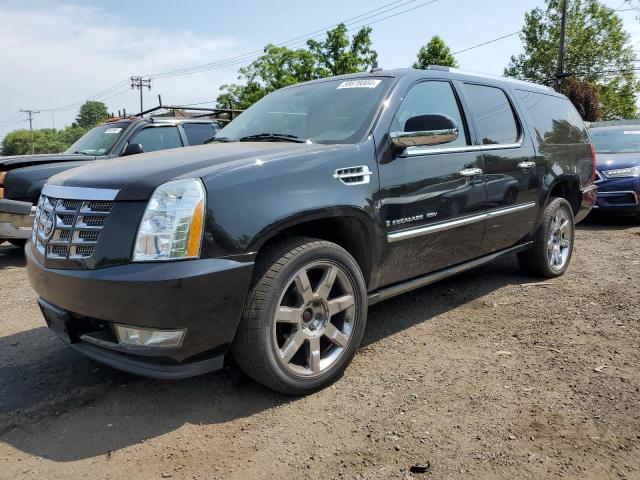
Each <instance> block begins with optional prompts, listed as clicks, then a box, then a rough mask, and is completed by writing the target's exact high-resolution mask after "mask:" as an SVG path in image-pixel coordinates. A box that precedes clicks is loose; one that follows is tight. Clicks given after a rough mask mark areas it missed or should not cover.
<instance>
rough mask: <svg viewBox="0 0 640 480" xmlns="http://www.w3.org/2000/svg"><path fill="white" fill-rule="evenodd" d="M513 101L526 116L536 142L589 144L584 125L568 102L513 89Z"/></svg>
mask: <svg viewBox="0 0 640 480" xmlns="http://www.w3.org/2000/svg"><path fill="white" fill-rule="evenodd" d="M516 98H517V99H518V101H519V102H520V105H522V107H523V108H524V109H525V110H526V111H527V113H528V114H529V118H530V119H531V121H532V122H533V125H531V126H532V128H533V130H534V136H535V137H537V139H538V141H539V142H541V143H547V144H552V145H554V144H555V145H566V144H571V143H588V142H589V134H588V133H587V129H586V127H585V125H584V122H583V121H582V118H581V117H580V114H579V113H578V111H577V110H576V109H575V107H574V106H573V104H572V103H571V102H570V101H569V99H567V98H565V97H556V96H554V95H546V94H544V93H539V92H532V91H529V90H516Z"/></svg>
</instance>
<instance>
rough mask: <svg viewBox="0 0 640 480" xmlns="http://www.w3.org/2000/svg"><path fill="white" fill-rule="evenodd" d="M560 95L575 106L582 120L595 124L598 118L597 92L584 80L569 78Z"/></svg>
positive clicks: (598, 102)
mask: <svg viewBox="0 0 640 480" xmlns="http://www.w3.org/2000/svg"><path fill="white" fill-rule="evenodd" d="M562 93H564V94H565V95H566V96H567V97H568V98H569V100H571V102H572V103H573V104H574V105H575V107H576V109H577V110H578V113H580V116H581V117H582V119H583V120H586V121H587V122H595V121H596V120H598V118H600V100H599V96H598V91H597V90H596V89H595V88H594V87H593V86H591V84H590V83H589V82H587V81H586V80H577V79H575V78H570V79H569V80H568V81H566V82H565V83H564V85H563V88H562Z"/></svg>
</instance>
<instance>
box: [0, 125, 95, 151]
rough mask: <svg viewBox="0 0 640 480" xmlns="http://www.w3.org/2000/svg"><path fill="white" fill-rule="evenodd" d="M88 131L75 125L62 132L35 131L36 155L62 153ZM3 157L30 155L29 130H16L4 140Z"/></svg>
mask: <svg viewBox="0 0 640 480" xmlns="http://www.w3.org/2000/svg"><path fill="white" fill-rule="evenodd" d="M86 131H87V129H86V128H82V127H79V126H77V125H73V126H70V127H66V128H64V129H62V130H55V129H53V128H43V129H40V130H34V131H33V148H34V151H35V153H61V152H64V151H65V150H66V149H67V148H69V147H70V146H71V144H73V142H75V141H76V140H77V139H78V138H80V137H81V136H82V135H84V134H85V133H86ZM1 154H2V155H30V154H31V133H30V132H29V130H14V131H13V132H9V133H8V134H7V135H6V136H5V137H4V139H3V140H2V152H1Z"/></svg>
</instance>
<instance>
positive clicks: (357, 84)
mask: <svg viewBox="0 0 640 480" xmlns="http://www.w3.org/2000/svg"><path fill="white" fill-rule="evenodd" d="M381 81H382V80H347V81H345V82H342V83H341V84H340V85H338V88H337V89H338V90H340V89H341V88H376V87H377V86H378V85H380V82H381Z"/></svg>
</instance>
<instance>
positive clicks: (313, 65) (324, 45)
mask: <svg viewBox="0 0 640 480" xmlns="http://www.w3.org/2000/svg"><path fill="white" fill-rule="evenodd" d="M307 47H308V48H306V49H305V48H299V49H296V50H292V49H290V48H287V47H279V46H276V45H267V46H266V47H265V49H264V55H262V56H260V57H259V58H258V59H256V60H254V61H253V62H252V63H251V64H249V65H248V66H246V67H243V68H241V69H240V70H239V74H240V75H239V77H238V79H239V80H242V81H243V83H241V84H225V85H222V86H221V87H220V90H221V92H222V93H220V95H219V96H218V98H217V105H218V108H240V109H245V108H248V107H250V106H251V105H252V104H253V103H255V102H256V101H258V100H260V99H261V98H262V97H263V96H265V95H266V94H268V93H271V92H273V91H274V90H277V89H279V88H282V87H286V86H288V85H293V84H294V83H298V82H306V81H308V80H314V79H317V78H323V77H327V76H330V75H341V74H345V73H355V72H359V71H363V70H367V69H368V68H369V67H370V66H372V65H373V64H374V62H375V61H376V59H377V57H378V54H377V53H376V52H375V51H374V50H372V48H371V29H370V28H362V29H360V31H358V33H356V35H354V37H353V39H351V40H349V37H348V36H347V28H346V27H345V26H344V25H343V24H340V25H338V26H337V27H336V28H334V29H333V30H330V31H328V32H327V36H326V38H325V39H324V40H323V41H321V42H318V41H315V40H309V41H308V42H307Z"/></svg>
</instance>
